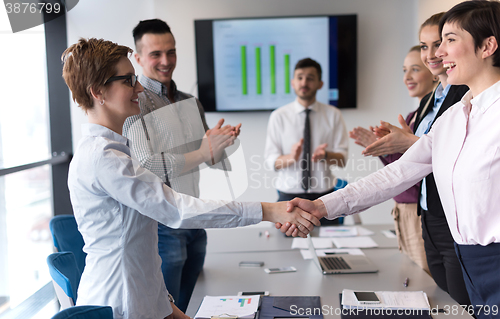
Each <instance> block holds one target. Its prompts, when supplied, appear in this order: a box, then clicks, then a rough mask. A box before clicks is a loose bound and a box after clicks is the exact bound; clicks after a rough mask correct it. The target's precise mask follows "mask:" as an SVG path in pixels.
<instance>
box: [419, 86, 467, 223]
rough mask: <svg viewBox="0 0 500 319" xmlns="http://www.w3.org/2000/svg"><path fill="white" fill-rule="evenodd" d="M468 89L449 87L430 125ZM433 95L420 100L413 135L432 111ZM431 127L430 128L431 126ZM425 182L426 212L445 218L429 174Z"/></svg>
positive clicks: (433, 181)
mask: <svg viewBox="0 0 500 319" xmlns="http://www.w3.org/2000/svg"><path fill="white" fill-rule="evenodd" d="M468 90H469V88H468V87H467V86H466V85H452V86H451V87H450V91H449V92H448V95H446V98H445V99H444V101H443V104H442V105H441V108H440V109H439V112H438V113H437V115H436V118H435V119H434V121H433V122H432V124H431V125H434V122H435V121H436V119H437V118H438V117H440V116H441V114H443V113H444V112H445V111H446V110H447V109H448V108H449V107H450V106H452V105H454V104H455V103H457V102H459V101H460V100H461V99H462V97H463V96H464V95H465V93H467V91H468ZM434 95H435V94H432V93H429V94H427V95H426V96H424V98H422V101H420V106H419V108H418V110H417V117H416V120H415V126H414V128H413V133H415V131H416V130H417V127H418V125H419V124H420V122H422V119H423V118H424V117H425V116H426V115H427V114H428V113H429V112H430V110H432V108H433V106H434ZM429 99H432V100H431V102H430V104H429V106H428V107H427V109H426V110H425V112H423V109H424V107H425V104H427V101H428V100H429ZM431 127H432V126H431ZM425 179H426V181H425V183H426V187H427V210H428V212H429V214H432V215H434V216H442V217H443V218H445V215H444V210H443V205H442V204H441V199H439V194H438V190H437V186H436V182H435V180H434V175H433V174H432V173H431V174H429V175H427V177H426V178H425ZM420 194H421V192H420V193H419V196H418V197H419V198H418V202H419V205H418V214H419V215H420V213H421V211H422V208H421V207H420V196H421V195H420Z"/></svg>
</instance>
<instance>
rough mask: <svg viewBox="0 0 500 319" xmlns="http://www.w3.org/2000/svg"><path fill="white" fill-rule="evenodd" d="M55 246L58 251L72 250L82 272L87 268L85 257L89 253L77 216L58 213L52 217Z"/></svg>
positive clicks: (51, 227) (50, 225)
mask: <svg viewBox="0 0 500 319" xmlns="http://www.w3.org/2000/svg"><path fill="white" fill-rule="evenodd" d="M49 228H50V232H51V233H52V239H53V240H54V246H55V247H56V248H57V251H59V252H62V251H71V252H72V253H73V254H74V255H75V258H76V264H77V266H78V269H80V272H81V273H82V272H83V269H84V268H85V258H86V257H87V254H86V253H85V252H84V251H83V245H84V244H85V243H84V242H83V237H82V234H80V232H79V231H78V226H77V225H76V220H75V216H73V215H57V216H54V217H52V219H51V220H50V224H49Z"/></svg>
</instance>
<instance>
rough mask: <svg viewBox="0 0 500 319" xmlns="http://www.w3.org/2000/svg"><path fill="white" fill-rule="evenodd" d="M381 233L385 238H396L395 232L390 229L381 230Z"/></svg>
mask: <svg viewBox="0 0 500 319" xmlns="http://www.w3.org/2000/svg"><path fill="white" fill-rule="evenodd" d="M381 233H382V234H384V235H385V237H387V238H396V234H395V233H393V231H392V230H382V231H381Z"/></svg>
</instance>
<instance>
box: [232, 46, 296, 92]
mask: <svg viewBox="0 0 500 319" xmlns="http://www.w3.org/2000/svg"><path fill="white" fill-rule="evenodd" d="M239 47H240V70H241V94H242V95H244V96H249V95H260V96H261V95H266V94H272V95H277V94H285V95H289V94H291V92H292V90H291V85H290V80H291V77H292V76H293V74H292V71H291V69H290V63H291V59H292V52H291V50H290V49H282V50H279V51H278V50H277V49H276V45H275V44H270V45H261V44H257V45H247V44H245V45H240V46H239ZM277 55H278V58H277ZM281 63H282V64H281ZM267 75H269V77H267ZM263 77H264V78H263ZM254 83H255V87H254ZM278 86H279V88H278Z"/></svg>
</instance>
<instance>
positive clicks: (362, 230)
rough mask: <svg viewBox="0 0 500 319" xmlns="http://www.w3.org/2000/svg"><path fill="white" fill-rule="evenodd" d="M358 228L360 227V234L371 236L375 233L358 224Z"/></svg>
mask: <svg viewBox="0 0 500 319" xmlns="http://www.w3.org/2000/svg"><path fill="white" fill-rule="evenodd" d="M356 228H357V229H358V236H371V235H373V234H375V233H374V232H372V231H371V230H369V229H366V228H364V227H361V226H356Z"/></svg>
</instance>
